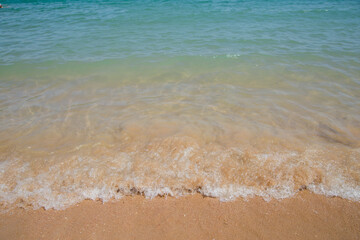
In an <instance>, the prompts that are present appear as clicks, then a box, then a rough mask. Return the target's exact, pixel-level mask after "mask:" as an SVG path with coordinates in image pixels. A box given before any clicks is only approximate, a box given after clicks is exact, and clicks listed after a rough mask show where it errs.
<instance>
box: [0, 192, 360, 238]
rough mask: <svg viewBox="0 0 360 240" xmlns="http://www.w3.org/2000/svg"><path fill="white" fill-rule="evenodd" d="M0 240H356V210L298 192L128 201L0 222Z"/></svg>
mask: <svg viewBox="0 0 360 240" xmlns="http://www.w3.org/2000/svg"><path fill="white" fill-rule="evenodd" d="M0 239H360V203H359V202H352V201H349V200H345V199H342V198H337V197H334V198H329V197H325V196H322V195H316V194H313V193H310V192H308V191H306V190H305V191H302V192H300V193H299V194H297V195H296V196H295V197H293V198H288V199H284V200H281V201H278V200H272V201H270V202H266V201H264V200H263V199H261V198H259V197H256V198H252V199H249V200H248V201H245V200H243V199H238V200H236V201H234V202H220V201H219V200H218V199H216V198H209V197H203V196H201V195H200V194H196V195H193V196H186V197H181V198H173V197H167V198H166V197H163V198H160V197H157V198H154V199H152V200H149V199H145V198H144V197H143V196H128V197H125V198H123V199H121V200H118V201H114V202H107V203H102V202H100V201H90V200H87V201H84V202H82V203H80V204H77V205H76V206H72V207H70V208H68V209H66V210H62V211H57V210H44V209H39V210H25V209H15V210H12V211H11V212H8V213H2V214H1V215H0Z"/></svg>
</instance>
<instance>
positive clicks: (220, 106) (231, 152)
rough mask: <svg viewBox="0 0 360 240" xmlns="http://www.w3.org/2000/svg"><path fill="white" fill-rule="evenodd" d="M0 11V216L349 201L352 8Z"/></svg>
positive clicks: (356, 186) (355, 127) (359, 114)
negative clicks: (123, 205)
mask: <svg viewBox="0 0 360 240" xmlns="http://www.w3.org/2000/svg"><path fill="white" fill-rule="evenodd" d="M309 3H311V4H309ZM3 5H4V7H5V8H3V9H0V10H1V11H0V18H1V27H0V35H1V36H2V37H1V38H0V190H1V191H0V203H1V205H2V206H3V207H4V208H5V209H10V208H12V207H14V206H20V207H27V206H32V207H34V208H39V207H45V208H46V209H48V208H55V209H63V208H65V207H68V206H70V205H72V204H75V203H77V202H79V201H82V200H83V199H98V198H100V199H102V200H104V201H107V200H110V199H111V198H116V199H117V198H121V197H122V196H124V195H128V194H139V193H140V194H144V195H145V196H147V197H154V196H156V195H175V196H181V195H185V194H191V193H194V192H200V193H202V194H204V195H206V196H214V197H219V198H220V199H221V200H224V201H226V200H232V199H235V198H237V197H251V196H254V195H259V196H262V197H264V198H265V199H266V200H268V199H271V198H277V199H279V198H287V197H291V196H293V195H294V194H295V193H296V192H298V191H301V190H303V189H305V188H306V189H309V190H310V191H313V192H315V193H319V194H325V195H329V196H340V197H343V198H347V199H351V200H354V201H359V200H360V110H359V109H360V45H359V43H358V41H357V40H358V39H360V4H359V3H358V2H357V1H342V2H333V1H315V2H314V1H311V2H308V1H296V2H291V1H276V2H275V1H257V2H253V1H248V2H242V3H238V2H232V1H195V2H194V1H181V2H178V3H173V2H169V1H134V2H110V1H92V2H91V1H90V2H89V1H86V2H85V1H72V2H58V1H36V2H32V3H29V2H27V1H12V2H11V3H10V2H8V3H7V2H3Z"/></svg>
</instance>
